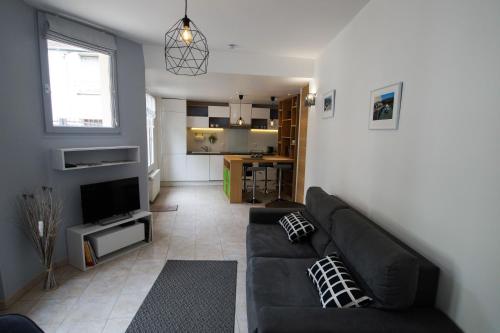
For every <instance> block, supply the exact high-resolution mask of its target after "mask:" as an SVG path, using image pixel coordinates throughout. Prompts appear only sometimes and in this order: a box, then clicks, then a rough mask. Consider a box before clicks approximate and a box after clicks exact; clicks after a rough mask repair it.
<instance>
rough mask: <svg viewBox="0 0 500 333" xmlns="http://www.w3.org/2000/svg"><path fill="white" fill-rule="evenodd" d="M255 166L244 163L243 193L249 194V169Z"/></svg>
mask: <svg viewBox="0 0 500 333" xmlns="http://www.w3.org/2000/svg"><path fill="white" fill-rule="evenodd" d="M251 166H253V164H252V163H243V192H245V193H247V173H248V168H250V167H251Z"/></svg>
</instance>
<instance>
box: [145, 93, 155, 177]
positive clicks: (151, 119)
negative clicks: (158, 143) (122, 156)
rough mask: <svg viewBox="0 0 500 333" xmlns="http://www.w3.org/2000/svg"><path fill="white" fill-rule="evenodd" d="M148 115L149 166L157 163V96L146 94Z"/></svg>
mask: <svg viewBox="0 0 500 333" xmlns="http://www.w3.org/2000/svg"><path fill="white" fill-rule="evenodd" d="M146 117H147V135H148V167H150V166H152V165H153V164H154V163H155V135H154V130H155V118H156V103H155V98H154V97H153V96H151V95H149V94H146Z"/></svg>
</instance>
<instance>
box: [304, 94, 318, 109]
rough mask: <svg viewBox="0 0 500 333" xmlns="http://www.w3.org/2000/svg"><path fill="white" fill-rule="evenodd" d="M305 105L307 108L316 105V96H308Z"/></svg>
mask: <svg viewBox="0 0 500 333" xmlns="http://www.w3.org/2000/svg"><path fill="white" fill-rule="evenodd" d="M305 104H306V106H314V105H316V94H313V93H309V94H307V96H306V99H305Z"/></svg>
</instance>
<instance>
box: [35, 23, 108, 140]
mask: <svg viewBox="0 0 500 333" xmlns="http://www.w3.org/2000/svg"><path fill="white" fill-rule="evenodd" d="M38 18H39V28H40V31H41V33H40V56H41V64H42V80H43V85H44V109H45V123H46V130H47V131H49V132H83V133H87V132H91V133H99V132H105V133H108V132H117V131H118V116H117V112H116V110H117V107H116V105H117V103H116V93H115V82H116V80H115V50H116V45H115V41H114V37H113V36H111V35H109V34H107V33H104V32H102V31H99V30H96V29H94V28H91V27H88V26H86V25H82V24H80V23H77V22H73V21H70V20H67V19H63V18H60V17H57V16H54V15H51V14H47V13H39V16H38Z"/></svg>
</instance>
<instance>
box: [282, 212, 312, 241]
mask: <svg viewBox="0 0 500 333" xmlns="http://www.w3.org/2000/svg"><path fill="white" fill-rule="evenodd" d="M278 222H279V224H280V225H281V226H282V227H283V229H285V231H286V233H287V235H288V239H289V240H290V242H292V243H295V242H298V241H300V240H301V239H304V238H306V237H307V236H308V235H309V234H311V233H312V232H314V230H315V228H314V225H312V223H311V222H309V221H307V220H306V218H305V217H304V216H302V214H300V213H299V212H296V213H290V214H288V215H285V216H283V217H282V218H281V219H280V220H279V221H278Z"/></svg>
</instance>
